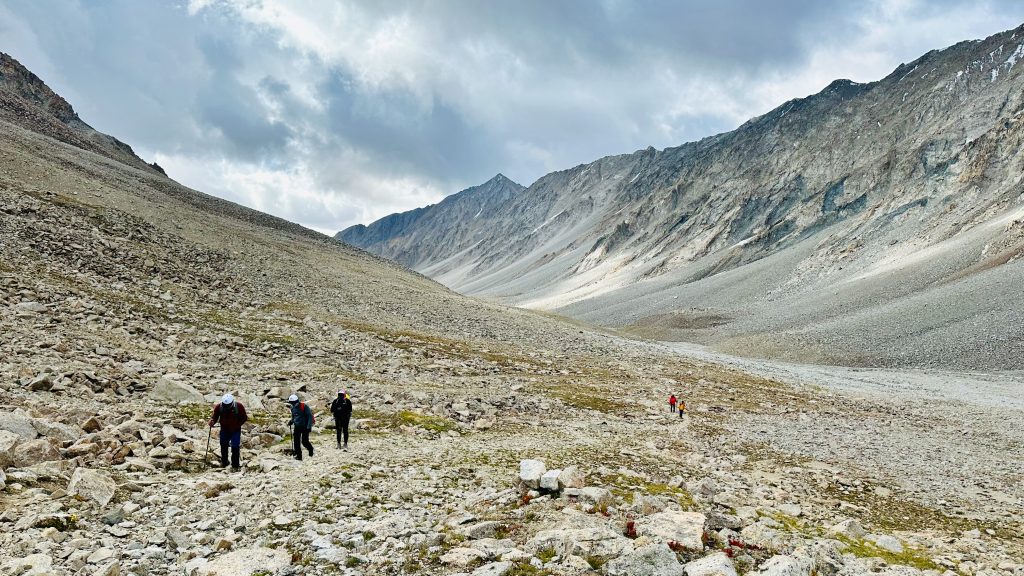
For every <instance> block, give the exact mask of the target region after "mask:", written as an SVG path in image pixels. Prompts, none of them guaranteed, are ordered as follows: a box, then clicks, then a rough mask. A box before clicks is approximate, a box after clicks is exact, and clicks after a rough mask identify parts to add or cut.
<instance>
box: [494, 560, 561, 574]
mask: <svg viewBox="0 0 1024 576" xmlns="http://www.w3.org/2000/svg"><path fill="white" fill-rule="evenodd" d="M550 574H552V572H551V571H550V570H547V569H545V568H537V567H536V566H534V565H533V564H530V563H529V562H519V563H518V564H514V565H513V566H512V568H511V569H510V570H509V571H508V572H506V573H505V576H549V575H550Z"/></svg>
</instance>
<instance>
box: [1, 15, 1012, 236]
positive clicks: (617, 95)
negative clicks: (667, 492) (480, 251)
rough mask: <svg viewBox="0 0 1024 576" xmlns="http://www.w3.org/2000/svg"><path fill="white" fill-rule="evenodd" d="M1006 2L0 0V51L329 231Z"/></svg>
mask: <svg viewBox="0 0 1024 576" xmlns="http://www.w3.org/2000/svg"><path fill="white" fill-rule="evenodd" d="M1022 22H1024V2H1021V1H1019V0H1005V1H1003V0H991V1H978V0H974V1H968V0H965V1H959V0H931V1H924V0H920V1H919V0H865V1H861V2H854V1H846V0H844V1H842V2H839V1H836V2H831V1H823V0H690V1H687V0H665V1H661V0H651V1H645V0H600V1H599V0H588V1H582V0H581V1H576V0H532V1H531V0H517V1H497V0H495V1H493V2H489V1H484V0H461V1H456V0H453V1H447V2H443V1H422V2H412V1H409V2H399V1H390V0H366V1H363V2H349V1H342V0H191V1H188V0H149V1H144V0H95V1H92V0H83V1H74V0H0V50H2V51H4V52H8V53H10V54H11V55H12V56H14V57H15V58H17V59H18V60H20V61H21V62H22V63H23V64H25V65H26V66H28V68H29V69H31V70H32V71H33V72H35V73H36V74H38V75H39V76H40V77H42V78H43V80H45V81H46V82H47V83H48V84H49V85H50V86H51V87H52V88H54V89H55V90H56V91H57V92H58V93H60V94H61V95H63V96H64V97H65V98H67V99H68V100H69V101H70V102H71V103H72V105H73V106H74V107H75V109H76V110H77V111H78V113H79V115H80V116H81V117H82V119H84V120H85V121H86V122H88V123H90V124H92V125H93V126H94V127H95V128H97V129H99V130H100V131H103V132H107V133H109V134H112V135H115V136H117V137H118V138H120V139H122V140H124V141H126V142H128V143H129V144H131V145H132V146H133V147H134V148H135V150H136V152H138V153H139V154H140V155H141V156H142V157H143V158H145V159H146V160H149V161H152V160H155V161H157V162H158V163H159V164H160V165H161V166H163V167H164V168H165V169H166V170H167V172H168V174H169V175H170V176H171V177H172V178H174V179H176V180H178V181H179V182H182V183H184V184H186V185H188V186H191V187H193V188H196V189H199V190H202V191H204V192H208V193H211V194H215V195H218V196H222V197H224V198H227V199H230V200H233V201H236V202H239V203H242V204H245V205H248V206H252V207H254V208H257V209H259V210H263V211H266V212H270V213H272V214H275V215H278V216H282V217H284V218H287V219H289V220H293V221H297V222H300V223H302V224H305V225H306V226H309V227H311V228H315V229H317V230H320V231H323V232H327V233H333V232H334V231H337V230H339V229H341V228H344V227H346V226H349V225H351V224H354V223H358V222H363V223H367V222H370V221H372V220H375V219H377V218H379V217H381V216H384V215H386V214H389V213H391V212H396V211H402V210H408V209H411V208H415V207H417V206H422V205H425V204H429V203H433V202H436V201H438V200H439V199H441V198H442V197H444V196H446V195H448V194H451V193H454V192H457V191H459V190H461V189H463V188H466V187H468V186H472V185H475V184H479V183H481V182H483V181H485V180H487V179H489V178H490V177H492V176H493V175H494V174H496V173H498V172H502V173H504V174H505V175H506V176H508V177H510V178H512V179H514V180H516V181H518V182H520V183H522V184H525V185H528V184H530V183H532V182H533V181H534V180H535V179H537V178H539V177H540V176H542V175H544V174H546V173H547V172H550V171H552V170H559V169H564V168H569V167H572V166H574V165H576V164H580V163H584V162H589V161H592V160H595V159H597V158H599V157H601V156H605V155H609V154H619V153H624V152H631V151H633V150H636V149H639V148H644V147H646V146H648V145H653V146H655V147H657V148H664V147H666V146H676V145H679V144H682V143H684V142H687V141H690V140H695V139H699V138H701V137H704V136H707V135H710V134H714V133H717V132H722V131H726V130H731V129H733V128H735V127H736V126H738V125H739V124H741V123H743V122H744V121H745V120H747V119H748V118H750V117H752V116H756V115H759V114H763V113H764V112H767V111H768V110H770V109H772V108H774V107H776V106H778V105H779V104H781V103H783V102H785V101H786V100H789V99H791V98H795V97H802V96H806V95H808V94H812V93H814V92H817V91H819V90H820V89H822V88H823V87H825V86H826V85H827V84H828V83H829V82H830V81H832V80H833V79H835V78H849V79H852V80H855V81H859V82H868V81H872V80H877V79H879V78H881V77H882V76H885V75H886V74H887V73H889V72H890V71H891V70H892V69H893V68H895V67H896V66H897V65H899V64H900V63H901V62H909V61H910V60H913V59H915V58H917V57H918V56H920V55H921V54H923V53H925V52H927V51H928V50H930V49H933V48H943V47H945V46H947V45H950V44H953V43H956V42H958V41H960V40H966V39H973V38H983V37H985V36H988V35H990V34H993V33H996V32H999V31H1002V30H1005V29H1009V28H1014V27H1016V26H1018V25H1019V24H1021V23H1022Z"/></svg>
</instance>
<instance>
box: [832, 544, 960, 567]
mask: <svg viewBox="0 0 1024 576" xmlns="http://www.w3.org/2000/svg"><path fill="white" fill-rule="evenodd" d="M838 539H839V541H840V542H842V543H843V544H844V545H845V548H844V550H843V551H844V552H848V553H850V554H853V555H854V556H857V557H860V558H881V559H882V560H885V561H886V563H888V564H902V565H904V566H910V567H912V568H917V569H918V570H943V568H942V567H941V566H939V565H938V564H936V563H935V562H934V561H933V560H932V559H931V558H928V557H927V556H925V555H923V554H922V553H921V552H920V551H919V550H915V549H913V548H908V547H904V549H903V552H900V553H898V554H897V553H894V552H889V551H888V550H883V549H881V548H879V547H878V546H875V545H874V544H872V543H871V542H867V541H859V540H853V539H851V538H847V537H845V536H839V537H838Z"/></svg>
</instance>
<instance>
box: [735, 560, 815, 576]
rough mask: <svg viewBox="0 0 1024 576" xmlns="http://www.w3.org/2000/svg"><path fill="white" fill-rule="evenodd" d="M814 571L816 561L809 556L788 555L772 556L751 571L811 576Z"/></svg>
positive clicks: (764, 574)
mask: <svg viewBox="0 0 1024 576" xmlns="http://www.w3.org/2000/svg"><path fill="white" fill-rule="evenodd" d="M813 572H814V561H813V560H811V559H810V558H807V557H803V556H801V557H799V558H797V557H793V556H786V555H779V556H772V557H771V558H769V559H768V560H767V561H765V563H764V564H762V565H761V567H760V568H759V569H758V570H757V571H755V572H750V573H749V574H751V575H756V576H811V574H813Z"/></svg>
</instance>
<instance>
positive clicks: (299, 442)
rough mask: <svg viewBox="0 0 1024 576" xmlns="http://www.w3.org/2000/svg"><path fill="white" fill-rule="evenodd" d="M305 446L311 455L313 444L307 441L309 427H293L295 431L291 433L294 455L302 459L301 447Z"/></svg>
mask: <svg viewBox="0 0 1024 576" xmlns="http://www.w3.org/2000/svg"><path fill="white" fill-rule="evenodd" d="M303 446H305V447H306V449H308V450H309V455H310V456H312V455H313V445H312V444H310V443H309V429H302V430H300V429H298V428H296V429H295V433H294V434H292V448H293V449H294V450H295V457H296V458H298V459H299V460H302V447H303Z"/></svg>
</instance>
